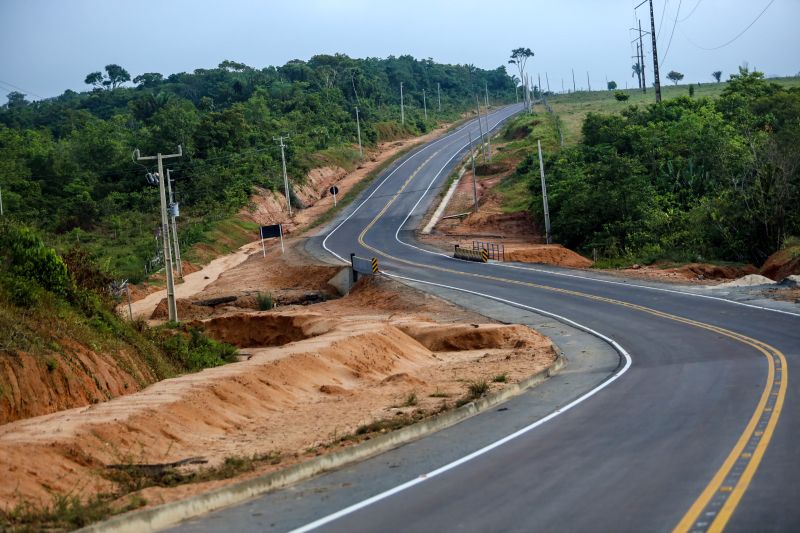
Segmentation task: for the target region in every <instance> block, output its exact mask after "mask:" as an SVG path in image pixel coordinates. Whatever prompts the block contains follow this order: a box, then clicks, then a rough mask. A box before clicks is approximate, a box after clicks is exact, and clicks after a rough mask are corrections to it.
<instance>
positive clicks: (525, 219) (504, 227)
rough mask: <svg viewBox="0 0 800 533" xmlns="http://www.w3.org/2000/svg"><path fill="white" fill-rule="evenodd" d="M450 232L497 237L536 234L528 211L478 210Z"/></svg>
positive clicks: (536, 231)
mask: <svg viewBox="0 0 800 533" xmlns="http://www.w3.org/2000/svg"><path fill="white" fill-rule="evenodd" d="M450 233H452V234H454V235H464V234H485V235H497V236H499V237H513V236H517V235H529V236H530V235H538V233H539V232H538V229H537V227H536V223H535V222H534V221H533V217H532V216H531V214H530V213H527V212H525V211H521V212H518V213H489V212H486V211H479V212H477V213H472V214H471V215H469V216H468V217H467V218H465V219H464V221H463V222H462V223H461V224H460V225H459V226H458V227H457V228H453V229H452V230H451V231H450Z"/></svg>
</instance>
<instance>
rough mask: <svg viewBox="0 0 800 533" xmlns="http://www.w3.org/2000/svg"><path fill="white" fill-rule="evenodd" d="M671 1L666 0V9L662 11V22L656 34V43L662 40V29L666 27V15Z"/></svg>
mask: <svg viewBox="0 0 800 533" xmlns="http://www.w3.org/2000/svg"><path fill="white" fill-rule="evenodd" d="M668 5H669V0H664V9H662V10H661V21H660V22H659V23H658V31H657V32H656V41H657V40H659V39H661V28H662V27H664V15H666V14H667V6H668Z"/></svg>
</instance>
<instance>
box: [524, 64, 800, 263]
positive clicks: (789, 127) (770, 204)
mask: <svg viewBox="0 0 800 533" xmlns="http://www.w3.org/2000/svg"><path fill="white" fill-rule="evenodd" d="M535 157H536V154H532V155H531V156H529V157H528V158H527V159H526V160H525V161H523V162H522V163H521V164H520V166H519V167H518V169H517V174H518V175H521V176H526V177H527V178H528V179H530V184H531V185H530V191H531V194H532V195H533V199H532V201H531V204H530V206H531V210H532V211H533V212H534V214H535V215H537V216H538V217H539V218H540V219H541V218H542V200H541V192H540V187H539V180H538V161H537V160H536V159H535ZM547 166H548V196H549V201H550V213H551V218H552V220H553V232H554V236H555V238H556V240H557V242H561V243H563V244H565V245H566V246H570V247H573V248H575V249H578V250H582V251H584V252H586V253H589V252H590V251H591V250H592V249H597V250H598V252H599V255H600V256H601V257H604V258H607V259H610V260H611V262H612V263H613V261H614V260H617V261H621V262H631V261H634V262H636V261H641V262H652V261H654V260H658V259H671V260H676V261H705V260H728V261H740V262H754V263H756V264H761V263H762V262H763V261H764V260H765V259H766V258H767V257H768V256H769V255H770V254H772V253H773V252H775V251H776V250H778V249H780V248H781V246H782V245H784V244H786V242H787V241H788V240H790V239H791V238H792V237H797V236H800V208H798V206H799V205H800V89H798V88H791V89H786V88H783V87H781V86H780V85H777V84H774V83H770V82H768V81H767V80H765V79H764V76H763V74H761V73H759V72H748V71H747V70H746V69H741V70H740V72H739V74H736V75H733V76H731V79H730V80H729V81H728V82H727V84H726V87H725V89H724V91H723V92H722V94H721V96H720V97H719V98H717V99H713V100H712V99H704V98H703V99H695V98H690V97H687V96H684V97H680V98H675V99H671V100H667V101H664V102H663V103H661V104H652V105H648V106H645V107H638V106H631V107H629V108H628V109H627V110H626V111H624V112H623V113H621V114H611V115H605V114H589V115H587V118H586V120H585V121H584V123H583V142H582V143H581V144H579V145H578V146H575V147H572V148H568V149H565V150H563V151H561V152H559V153H558V154H556V155H553V156H551V158H550V160H549V161H548V165H547Z"/></svg>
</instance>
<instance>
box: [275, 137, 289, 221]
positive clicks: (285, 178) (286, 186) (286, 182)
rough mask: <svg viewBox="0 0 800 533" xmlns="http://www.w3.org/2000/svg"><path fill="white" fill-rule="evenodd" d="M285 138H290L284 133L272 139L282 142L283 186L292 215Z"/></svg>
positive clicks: (287, 205)
mask: <svg viewBox="0 0 800 533" xmlns="http://www.w3.org/2000/svg"><path fill="white" fill-rule="evenodd" d="M284 138H286V139H288V138H289V136H288V135H286V136H285V137H284V136H283V135H281V136H280V137H277V138H275V137H273V138H272V140H273V141H278V142H280V144H281V163H283V188H284V190H285V192H286V207H287V208H288V210H289V216H290V217H291V216H292V200H291V197H290V196H289V176H287V174H286V154H285V153H284V148H285V147H286V145H285V144H283V139H284Z"/></svg>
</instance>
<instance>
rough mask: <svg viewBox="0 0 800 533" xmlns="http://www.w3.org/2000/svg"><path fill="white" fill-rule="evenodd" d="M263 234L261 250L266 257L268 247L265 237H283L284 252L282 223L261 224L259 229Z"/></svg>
mask: <svg viewBox="0 0 800 533" xmlns="http://www.w3.org/2000/svg"><path fill="white" fill-rule="evenodd" d="M259 233H260V235H261V251H262V252H263V253H264V257H267V247H266V246H265V245H264V239H271V238H274V237H280V238H281V252H283V227H282V226H281V225H280V224H272V225H271V226H261V228H260V229H259Z"/></svg>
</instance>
